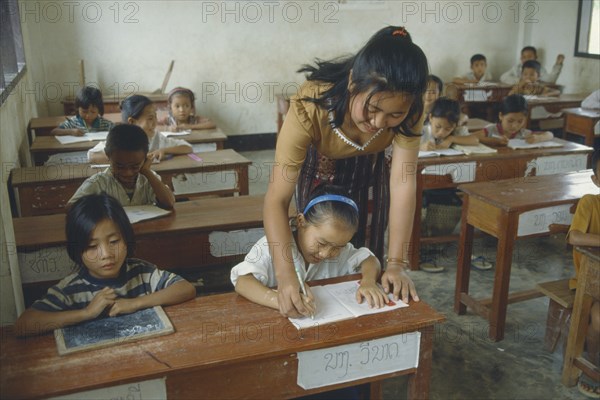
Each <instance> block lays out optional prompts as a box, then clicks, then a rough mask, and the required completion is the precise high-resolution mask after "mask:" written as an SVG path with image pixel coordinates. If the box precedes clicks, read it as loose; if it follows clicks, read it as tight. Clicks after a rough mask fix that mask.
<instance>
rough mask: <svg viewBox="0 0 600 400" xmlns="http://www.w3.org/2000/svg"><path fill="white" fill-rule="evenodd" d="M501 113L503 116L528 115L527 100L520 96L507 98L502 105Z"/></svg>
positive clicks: (514, 95) (512, 95) (515, 95)
mask: <svg viewBox="0 0 600 400" xmlns="http://www.w3.org/2000/svg"><path fill="white" fill-rule="evenodd" d="M500 112H501V113H502V115H506V114H510V113H523V114H527V100H525V97H523V96H522V95H520V94H511V95H510V96H506V97H505V98H504V100H502V104H501V105H500Z"/></svg>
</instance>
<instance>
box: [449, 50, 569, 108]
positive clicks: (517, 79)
mask: <svg viewBox="0 0 600 400" xmlns="http://www.w3.org/2000/svg"><path fill="white" fill-rule="evenodd" d="M564 59H565V57H564V56H563V55H562V54H559V55H558V57H557V58H556V64H554V67H553V68H552V71H551V72H550V73H548V72H547V71H546V69H545V68H544V67H542V65H541V64H540V63H539V62H538V61H537V50H536V48H535V47H533V46H526V47H523V49H522V50H521V61H520V62H519V63H518V64H517V65H515V66H514V67H513V68H511V69H510V70H508V71H506V72H505V73H504V74H502V76H501V77H500V82H502V83H505V84H509V85H514V86H513V88H512V90H511V91H510V94H515V93H518V94H524V95H542V96H558V95H560V92H559V91H558V90H556V89H551V88H549V87H547V86H546V85H545V84H554V83H556V80H557V79H558V76H559V75H560V72H561V70H562V66H563V61H564ZM492 80H493V79H492V74H491V73H490V72H489V71H488V69H487V59H486V57H485V56H484V55H483V54H475V55H473V56H472V57H471V71H469V72H467V73H466V74H464V75H462V76H458V77H455V78H454V79H453V80H452V82H453V83H455V84H470V83H480V82H491V81H492Z"/></svg>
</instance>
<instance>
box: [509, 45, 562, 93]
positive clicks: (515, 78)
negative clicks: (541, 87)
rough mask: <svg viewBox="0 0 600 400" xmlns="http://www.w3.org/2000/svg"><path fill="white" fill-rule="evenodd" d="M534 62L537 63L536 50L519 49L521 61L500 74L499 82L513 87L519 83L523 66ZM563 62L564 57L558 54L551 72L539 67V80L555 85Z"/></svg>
mask: <svg viewBox="0 0 600 400" xmlns="http://www.w3.org/2000/svg"><path fill="white" fill-rule="evenodd" d="M529 60H535V61H537V49H536V48H535V47H533V46H525V47H523V49H521V60H520V62H519V63H518V64H517V65H515V66H514V67H512V68H511V69H509V70H508V71H506V72H505V73H503V74H502V76H501V77H500V82H502V83H507V84H510V85H514V84H516V83H518V82H519V80H520V79H521V72H522V69H523V64H524V63H525V62H526V61H529ZM564 60H565V56H564V55H562V54H559V55H558V56H557V57H556V63H555V64H554V66H553V67H552V71H551V72H550V73H548V72H547V71H546V69H545V68H544V67H542V66H540V73H539V74H540V80H541V81H543V82H546V83H555V82H556V80H557V79H558V76H559V75H560V72H561V71H562V67H563V62H564Z"/></svg>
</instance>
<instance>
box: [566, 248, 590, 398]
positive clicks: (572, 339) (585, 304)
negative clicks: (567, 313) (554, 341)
mask: <svg viewBox="0 0 600 400" xmlns="http://www.w3.org/2000/svg"><path fill="white" fill-rule="evenodd" d="M582 258H583V259H584V260H582V263H581V266H580V267H579V274H578V276H579V278H578V279H577V289H576V291H575V300H574V303H573V312H571V325H570V327H569V339H568V341H567V350H566V351H565V360H564V362H563V372H562V384H563V385H565V386H573V385H575V384H576V383H577V377H578V376H579V369H578V368H576V367H575V366H574V365H573V362H574V361H575V359H576V358H577V357H579V356H580V355H581V353H583V344H584V343H585V337H586V335H587V328H588V325H589V315H590V310H591V308H592V300H593V299H592V297H591V296H590V295H588V294H586V293H585V278H583V277H585V276H587V274H588V263H587V262H586V261H587V260H585V258H586V257H582Z"/></svg>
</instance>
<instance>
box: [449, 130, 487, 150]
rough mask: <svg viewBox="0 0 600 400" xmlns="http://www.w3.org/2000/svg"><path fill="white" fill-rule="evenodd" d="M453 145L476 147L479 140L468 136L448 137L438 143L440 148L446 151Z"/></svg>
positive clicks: (473, 136)
mask: <svg viewBox="0 0 600 400" xmlns="http://www.w3.org/2000/svg"><path fill="white" fill-rule="evenodd" d="M453 144H460V145H464V146H477V144H479V138H478V137H477V136H476V135H474V134H473V135H469V136H454V135H450V136H448V137H447V138H446V139H444V140H443V141H442V143H440V148H443V149H447V148H449V147H450V146H452V145H453Z"/></svg>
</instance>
